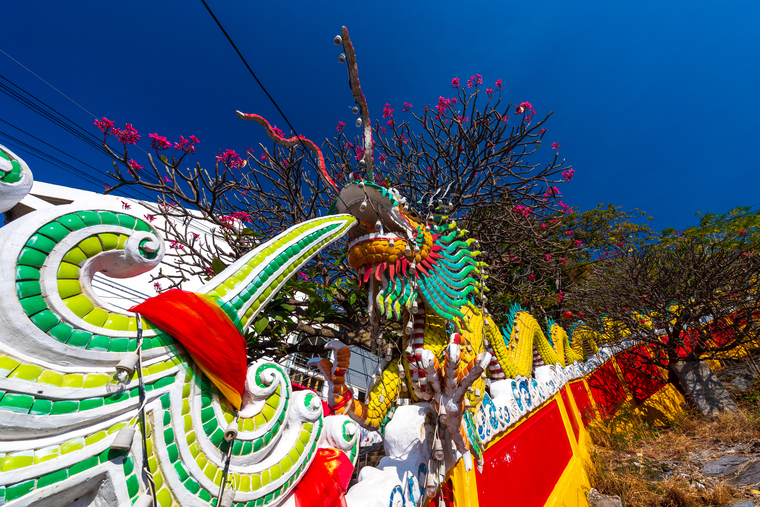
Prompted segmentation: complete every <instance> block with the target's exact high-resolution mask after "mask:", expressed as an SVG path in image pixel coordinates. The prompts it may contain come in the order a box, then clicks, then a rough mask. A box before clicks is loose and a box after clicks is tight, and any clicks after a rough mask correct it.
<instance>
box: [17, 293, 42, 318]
mask: <svg viewBox="0 0 760 507" xmlns="http://www.w3.org/2000/svg"><path fill="white" fill-rule="evenodd" d="M19 303H21V308H23V309H24V313H25V314H27V315H34V314H35V313H37V312H41V311H42V310H44V309H45V308H47V302H46V301H45V300H44V299H43V298H42V296H32V297H28V298H24V299H20V300H19Z"/></svg>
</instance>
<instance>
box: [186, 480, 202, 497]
mask: <svg viewBox="0 0 760 507" xmlns="http://www.w3.org/2000/svg"><path fill="white" fill-rule="evenodd" d="M184 484H185V488H187V490H188V491H189V492H190V493H192V494H194V495H197V494H198V492H199V491H200V490H201V485H200V484H198V481H196V480H195V479H193V478H192V477H189V478H188V479H187V480H186V481H185V483H184Z"/></svg>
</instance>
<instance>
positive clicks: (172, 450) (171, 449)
mask: <svg viewBox="0 0 760 507" xmlns="http://www.w3.org/2000/svg"><path fill="white" fill-rule="evenodd" d="M166 452H168V453H169V461H171V462H172V463H174V462H175V461H177V460H178V459H179V450H177V444H171V445H168V446H167V447H166Z"/></svg>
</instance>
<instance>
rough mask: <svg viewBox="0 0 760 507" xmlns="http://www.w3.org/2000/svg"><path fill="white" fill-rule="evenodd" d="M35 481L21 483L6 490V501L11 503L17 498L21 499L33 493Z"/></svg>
mask: <svg viewBox="0 0 760 507" xmlns="http://www.w3.org/2000/svg"><path fill="white" fill-rule="evenodd" d="M35 482H36V481H35V480H34V479H32V480H30V481H25V482H20V483H18V484H14V485H13V486H7V487H6V488H5V501H6V502H10V501H11V500H15V499H17V498H21V497H22V496H24V495H27V494H29V493H31V492H32V491H33V490H34V483H35Z"/></svg>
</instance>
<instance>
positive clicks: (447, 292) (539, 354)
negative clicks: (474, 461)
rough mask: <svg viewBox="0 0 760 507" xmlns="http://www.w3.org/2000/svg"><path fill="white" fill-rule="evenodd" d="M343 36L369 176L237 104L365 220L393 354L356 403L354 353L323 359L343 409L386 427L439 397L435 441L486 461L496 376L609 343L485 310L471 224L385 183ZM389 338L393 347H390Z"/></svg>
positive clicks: (363, 241) (362, 265) (372, 292)
mask: <svg viewBox="0 0 760 507" xmlns="http://www.w3.org/2000/svg"><path fill="white" fill-rule="evenodd" d="M336 44H342V46H343V49H344V52H345V55H346V58H347V65H348V73H349V82H350V84H351V89H352V94H353V96H354V99H355V101H356V104H357V106H358V109H359V113H360V115H361V116H360V121H357V125H361V126H362V127H363V142H364V154H363V156H362V158H361V159H360V160H359V166H360V167H359V168H360V169H363V172H364V175H363V176H362V175H361V174H360V173H359V172H355V173H354V174H353V175H352V176H353V178H352V179H350V180H349V181H348V183H347V184H346V185H345V186H344V187H343V188H340V187H339V186H338V185H337V184H336V183H335V181H334V180H333V179H332V178H331V177H330V175H329V173H328V171H327V168H326V166H325V163H324V157H323V155H322V153H321V152H320V150H319V149H318V148H317V147H316V145H315V144H314V143H312V142H311V141H308V140H306V139H304V138H302V137H299V138H296V137H293V138H284V137H282V136H281V135H279V134H278V133H277V132H275V131H274V130H273V129H272V127H271V126H270V124H269V123H268V122H267V121H266V120H265V119H264V118H262V117H261V116H259V115H256V114H245V113H241V112H238V116H240V117H241V118H243V119H245V120H250V121H255V122H257V123H259V124H260V125H262V126H263V127H264V128H265V130H266V133H267V134H268V135H269V137H270V138H271V139H272V140H274V141H275V142H276V143H278V144H281V145H283V146H296V145H298V144H301V145H303V146H304V147H308V148H309V149H311V150H313V151H314V152H315V153H316V154H317V158H318V165H319V173H320V176H321V178H322V180H323V182H324V183H325V185H326V186H327V187H328V188H330V189H331V190H332V191H333V192H335V193H336V194H337V199H336V201H335V203H334V205H333V208H332V211H333V212H337V213H340V214H349V215H351V216H353V217H355V218H356V220H357V225H356V227H354V228H353V229H351V231H349V232H348V242H349V244H348V262H349V264H350V265H351V267H352V268H353V269H354V270H355V271H356V274H357V276H358V279H359V283H360V284H364V285H366V289H367V292H368V295H369V297H368V314H369V316H370V323H371V325H372V328H373V338H374V340H375V341H373V348H374V350H376V351H379V354H380V355H385V361H384V363H385V364H384V365H383V367H382V368H380V370H381V371H380V372H378V374H377V375H375V382H374V385H373V386H372V387H371V389H370V390H369V393H368V397H367V401H366V402H362V401H359V400H358V399H356V398H355V397H354V395H353V393H352V392H351V391H350V390H349V389H348V388H347V387H346V385H345V374H346V371H347V368H348V365H349V362H350V357H351V353H350V350H349V349H348V347H346V345H344V344H343V343H341V342H339V341H333V342H331V343H329V344H327V347H328V348H329V349H332V351H333V357H332V358H331V359H321V360H313V361H312V364H313V365H315V366H317V367H318V368H319V369H320V371H321V372H322V373H323V375H324V376H325V378H326V379H327V381H328V383H329V385H330V388H331V390H332V393H333V394H332V397H331V398H330V399H329V400H328V401H329V404H330V406H331V407H332V408H333V410H335V411H336V412H337V413H339V414H346V415H349V416H350V417H351V418H352V419H354V420H355V421H357V422H358V423H359V424H361V425H362V426H364V427H366V428H369V429H379V428H380V427H381V426H382V424H383V422H384V421H386V420H387V416H388V415H389V412H390V411H391V409H392V407H393V406H394V405H395V404H396V402H397V401H398V400H399V399H400V398H402V397H403V398H408V399H409V400H410V401H411V402H412V403H418V402H429V403H432V405H433V406H434V408H435V410H436V412H437V413H438V414H439V421H440V423H441V425H440V429H439V430H437V435H438V436H437V437H436V441H437V442H438V441H441V442H453V443H454V445H455V449H452V450H451V452H452V453H453V456H454V457H455V458H456V460H458V459H459V458H460V457H464V458H465V462H466V463H467V466H468V467H469V466H471V458H472V453H471V450H474V451H475V455H476V457H480V455H481V450H480V448H479V444H478V441H477V438H476V436H475V432H474V430H473V425H472V419H471V414H472V413H473V412H474V410H475V407H477V406H478V405H479V403H480V401H481V400H482V397H483V395H484V393H485V388H486V380H487V379H488V378H490V379H493V380H502V379H506V378H508V377H509V378H514V377H518V376H528V377H529V376H530V375H531V372H532V371H533V368H534V366H542V365H552V364H557V365H561V366H563V367H564V366H566V365H569V364H572V363H573V362H575V361H580V360H583V358H584V355H585V356H588V355H590V354H593V353H594V352H596V350H598V348H597V347H596V344H595V343H594V342H593V340H591V339H589V340H582V339H580V338H579V339H578V340H576V341H575V347H573V346H571V342H570V340H569V338H568V335H567V333H566V332H565V331H564V329H562V327H561V326H559V325H557V324H556V323H553V322H551V323H549V325H548V328H547V332H548V335H549V337H547V336H546V335H545V334H544V332H543V330H542V329H541V326H540V325H539V323H538V322H537V321H536V320H535V319H534V318H533V317H532V316H531V315H530V314H529V313H527V312H525V311H523V310H522V309H521V308H520V307H519V306H518V305H515V306H514V307H513V308H512V312H511V313H512V315H511V316H510V319H509V320H510V329H505V330H504V332H503V333H502V331H501V330H500V329H499V328H498V326H497V325H496V323H495V322H494V320H493V319H492V318H491V316H490V315H489V313H488V310H487V309H486V307H485V303H486V301H487V298H486V296H485V294H484V293H485V292H486V291H487V290H488V289H487V287H486V286H485V279H486V275H485V274H484V268H486V267H487V266H486V265H485V263H482V262H479V261H477V257H478V255H479V253H480V252H478V251H477V250H473V249H472V248H473V247H477V241H476V240H474V239H467V238H466V231H463V230H460V229H459V228H458V227H457V224H456V222H455V221H453V220H450V219H449V217H447V216H444V215H440V214H435V213H433V212H432V211H433V210H431V211H429V212H428V213H427V215H426V216H422V214H420V213H418V212H417V211H416V210H415V209H414V207H413V206H410V203H409V202H408V200H407V199H406V198H405V197H403V196H401V195H400V193H399V192H398V190H396V189H394V188H392V187H390V186H382V185H378V184H376V183H375V182H374V178H373V170H372V162H373V155H372V152H373V141H372V128H371V122H370V118H369V113H368V108H367V101H366V98H365V97H364V94H363V93H362V91H361V85H360V83H359V73H358V67H357V63H356V55H355V51H354V48H353V45H352V43H351V40H350V37H349V34H348V30H347V29H346V27H343V31H342V34H341V36H340V37H336ZM429 209H430V207H429ZM338 216H340V215H338ZM382 317H384V318H387V319H394V320H397V321H400V322H401V323H402V325H403V329H404V332H403V336H399V337H398V338H397V339H395V340H391V341H390V343H387V342H386V341H385V340H383V339H382V338H380V337H379V332H378V331H379V323H380V318H382ZM386 346H387V352H385V353H384V351H383V350H381V349H382V348H383V347H386ZM584 347H585V350H584ZM394 351H397V353H395V354H394ZM447 436H450V437H451V438H450V439H449V438H446V437H447ZM434 445H435V446H438V445H439V444H438V443H435V444H434Z"/></svg>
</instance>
